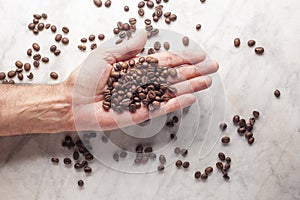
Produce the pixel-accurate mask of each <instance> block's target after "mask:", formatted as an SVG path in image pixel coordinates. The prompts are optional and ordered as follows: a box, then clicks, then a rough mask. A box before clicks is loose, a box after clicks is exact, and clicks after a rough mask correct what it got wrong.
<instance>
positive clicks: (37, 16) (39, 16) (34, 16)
mask: <svg viewBox="0 0 300 200" xmlns="http://www.w3.org/2000/svg"><path fill="white" fill-rule="evenodd" d="M33 18H35V19H41V18H42V16H41V15H39V14H34V15H33Z"/></svg>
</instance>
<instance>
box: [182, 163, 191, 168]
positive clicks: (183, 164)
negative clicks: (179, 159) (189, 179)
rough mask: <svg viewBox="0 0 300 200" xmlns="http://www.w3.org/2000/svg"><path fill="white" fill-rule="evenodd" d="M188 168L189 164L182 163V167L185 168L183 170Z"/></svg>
mask: <svg viewBox="0 0 300 200" xmlns="http://www.w3.org/2000/svg"><path fill="white" fill-rule="evenodd" d="M189 166H190V163H189V162H184V163H182V167H183V168H185V169H187V168H189Z"/></svg>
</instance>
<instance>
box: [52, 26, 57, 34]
mask: <svg viewBox="0 0 300 200" xmlns="http://www.w3.org/2000/svg"><path fill="white" fill-rule="evenodd" d="M56 30H57V28H56V26H55V25H52V26H51V31H52V32H53V33H55V32H56Z"/></svg>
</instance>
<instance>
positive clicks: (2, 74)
mask: <svg viewBox="0 0 300 200" xmlns="http://www.w3.org/2000/svg"><path fill="white" fill-rule="evenodd" d="M5 78H6V74H5V73H4V72H0V80H3V79H5Z"/></svg>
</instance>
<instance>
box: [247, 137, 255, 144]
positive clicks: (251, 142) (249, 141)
mask: <svg viewBox="0 0 300 200" xmlns="http://www.w3.org/2000/svg"><path fill="white" fill-rule="evenodd" d="M248 143H249V144H250V145H251V144H253V143H254V137H251V138H249V139H248Z"/></svg>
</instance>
